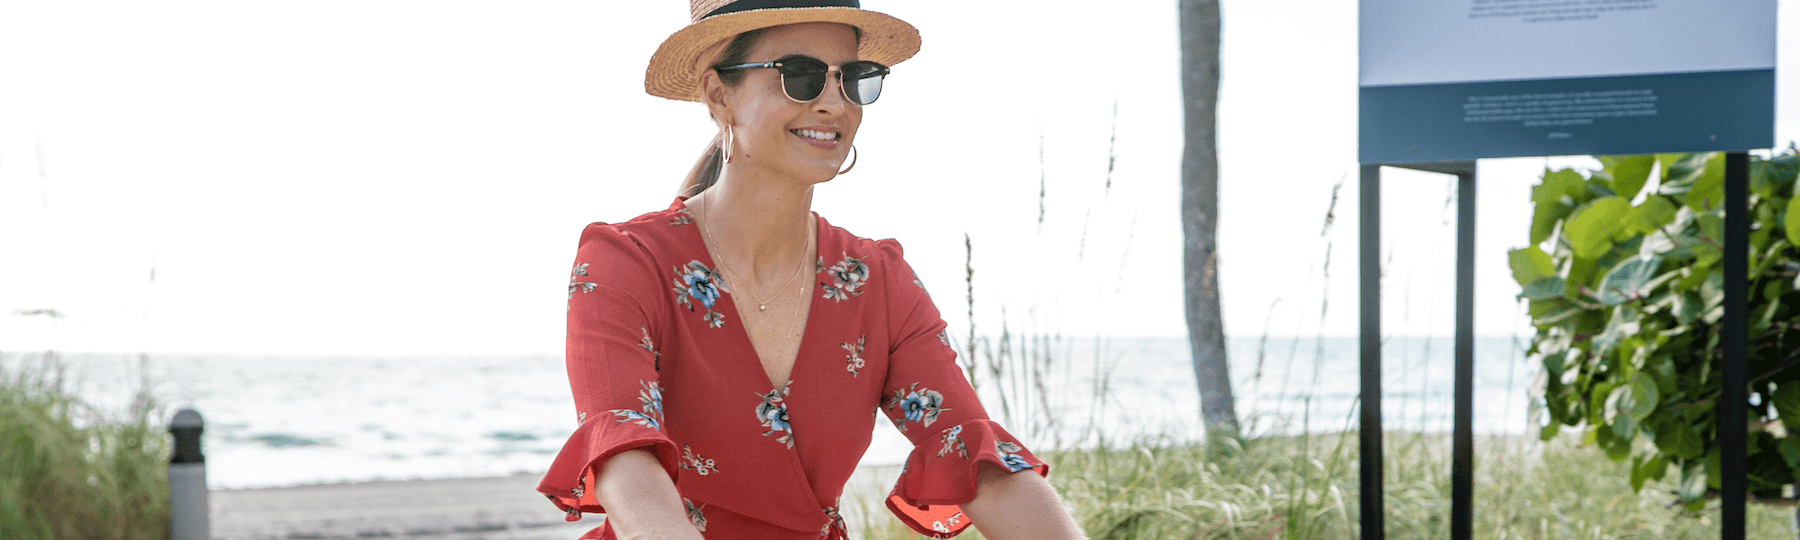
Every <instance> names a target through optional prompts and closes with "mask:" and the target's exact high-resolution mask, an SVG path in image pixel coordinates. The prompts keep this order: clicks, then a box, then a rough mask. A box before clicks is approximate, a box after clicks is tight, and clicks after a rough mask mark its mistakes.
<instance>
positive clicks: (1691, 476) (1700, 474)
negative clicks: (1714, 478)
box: [1675, 461, 1706, 503]
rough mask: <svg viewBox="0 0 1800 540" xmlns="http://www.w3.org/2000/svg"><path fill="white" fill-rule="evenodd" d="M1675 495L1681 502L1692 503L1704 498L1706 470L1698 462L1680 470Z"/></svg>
mask: <svg viewBox="0 0 1800 540" xmlns="http://www.w3.org/2000/svg"><path fill="white" fill-rule="evenodd" d="M1675 494H1676V495H1679V496H1681V500H1682V501H1685V502H1688V503H1693V502H1698V501H1700V498H1701V497H1705V496H1706V470H1704V469H1702V468H1701V467H1700V462H1697V461H1696V462H1691V463H1688V464H1687V465H1685V466H1683V467H1682V468H1681V481H1680V482H1677V483H1676V484H1675Z"/></svg>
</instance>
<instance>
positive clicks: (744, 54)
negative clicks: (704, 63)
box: [675, 28, 764, 197]
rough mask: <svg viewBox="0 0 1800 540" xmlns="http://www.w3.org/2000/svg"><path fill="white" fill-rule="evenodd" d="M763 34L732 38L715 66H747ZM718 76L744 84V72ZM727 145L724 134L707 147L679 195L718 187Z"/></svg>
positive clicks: (756, 32)
mask: <svg viewBox="0 0 1800 540" xmlns="http://www.w3.org/2000/svg"><path fill="white" fill-rule="evenodd" d="M763 30H764V29H761V28H758V29H756V30H751V31H748V32H744V33H742V34H738V35H737V37H734V38H731V44H729V45H726V46H725V52H723V53H720V54H719V61H718V62H716V63H714V64H713V65H720V66H723V65H732V64H742V63H744V61H745V60H746V59H749V58H750V48H751V47H754V46H756V40H757V38H760V37H762V33H763ZM718 73H719V80H720V81H721V82H724V83H725V85H726V86H737V85H738V84H740V83H743V82H744V72H743V71H740V70H735V69H732V70H725V71H720V72H718ZM724 145H725V132H723V131H720V132H719V134H718V135H714V136H713V139H712V142H709V143H706V150H705V151H703V152H701V153H700V160H699V161H696V162H694V168H693V169H692V170H689V171H688V175H687V179H685V180H682V181H681V189H680V190H678V191H676V192H675V195H677V196H680V197H693V196H695V195H699V194H700V192H702V191H706V188H709V187H712V185H713V184H715V183H718V181H719V173H721V172H723V171H724V170H725V149H724Z"/></svg>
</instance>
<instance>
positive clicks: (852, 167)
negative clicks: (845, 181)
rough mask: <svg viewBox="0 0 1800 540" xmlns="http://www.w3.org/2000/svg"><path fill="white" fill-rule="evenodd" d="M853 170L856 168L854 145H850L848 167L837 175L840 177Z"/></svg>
mask: <svg viewBox="0 0 1800 540" xmlns="http://www.w3.org/2000/svg"><path fill="white" fill-rule="evenodd" d="M854 168H856V145H854V144H852V145H850V165H848V166H845V167H844V170H841V171H838V174H839V175H840V176H841V175H843V174H844V173H847V172H850V169H854Z"/></svg>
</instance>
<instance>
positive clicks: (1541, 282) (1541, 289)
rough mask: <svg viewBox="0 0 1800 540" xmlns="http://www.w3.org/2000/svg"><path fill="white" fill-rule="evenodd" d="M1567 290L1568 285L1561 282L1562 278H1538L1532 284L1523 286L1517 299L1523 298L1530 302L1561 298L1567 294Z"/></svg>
mask: <svg viewBox="0 0 1800 540" xmlns="http://www.w3.org/2000/svg"><path fill="white" fill-rule="evenodd" d="M1568 290H1569V284H1568V283H1567V282H1565V281H1563V278H1559V277H1547V278H1540V279H1538V280H1537V281H1533V282H1531V283H1529V284H1527V285H1525V291H1524V292H1521V293H1519V298H1525V299H1530V300H1548V299H1551V298H1562V297H1563V294H1564V293H1566V292H1568Z"/></svg>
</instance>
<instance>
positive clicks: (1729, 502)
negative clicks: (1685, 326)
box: [1718, 152, 1750, 540]
mask: <svg viewBox="0 0 1800 540" xmlns="http://www.w3.org/2000/svg"><path fill="white" fill-rule="evenodd" d="M1749 177H1750V154H1748V153H1745V152H1731V153H1727V154H1725V201H1724V204H1725V246H1724V249H1723V251H1724V252H1725V267H1724V276H1723V277H1724V280H1725V318H1724V328H1723V332H1724V333H1723V335H1721V336H1720V341H1721V342H1722V344H1723V345H1724V347H1725V358H1724V364H1725V365H1724V370H1723V372H1722V375H1723V377H1724V380H1723V381H1721V382H1720V383H1719V386H1720V388H1719V403H1718V411H1719V456H1720V459H1719V463H1720V464H1721V466H1720V467H1719V470H1720V478H1719V491H1720V505H1719V538H1720V539H1722V540H1742V539H1743V538H1744V533H1745V531H1744V499H1745V490H1747V489H1749V487H1750V486H1749V479H1748V478H1747V477H1746V473H1747V472H1748V471H1747V464H1746V463H1745V461H1746V459H1747V458H1746V457H1745V456H1747V455H1748V452H1747V449H1746V443H1747V442H1748V441H1747V439H1748V436H1749V433H1748V431H1749V426H1748V424H1747V421H1748V420H1747V418H1746V415H1747V414H1748V411H1746V410H1745V408H1746V402H1747V401H1748V400H1749V396H1748V395H1747V393H1748V389H1747V388H1746V385H1745V382H1744V361H1745V358H1746V356H1747V353H1748V352H1749V351H1748V344H1747V343H1746V341H1748V339H1749V326H1748V324H1747V323H1748V320H1747V318H1746V313H1745V311H1748V310H1749V304H1748V302H1749V295H1748V292H1749V291H1748V290H1747V289H1748V288H1749V285H1750V284H1749V282H1748V281H1747V280H1746V278H1747V277H1748V273H1749V265H1750V261H1749V249H1748V248H1749V245H1750V216H1749V214H1750V212H1749V210H1750V208H1749V204H1748V202H1749V199H1750V198H1749V184H1750V180H1749Z"/></svg>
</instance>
